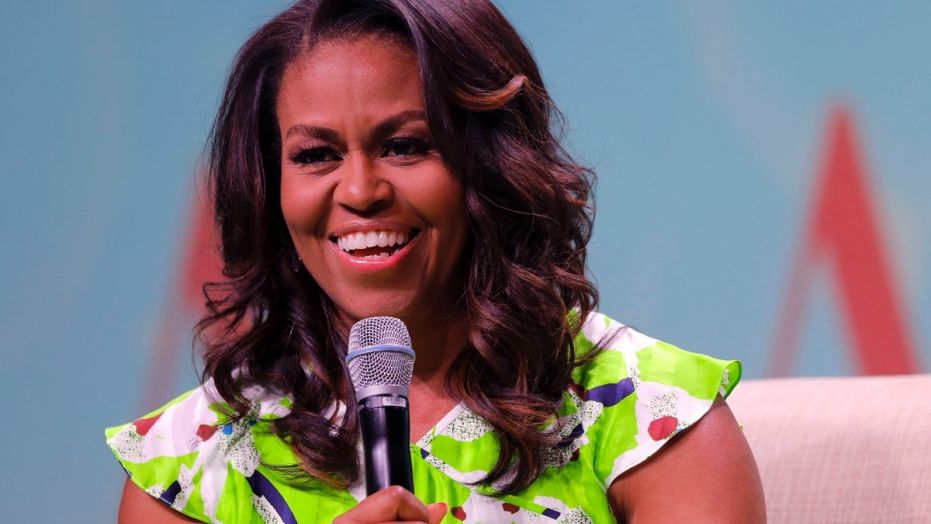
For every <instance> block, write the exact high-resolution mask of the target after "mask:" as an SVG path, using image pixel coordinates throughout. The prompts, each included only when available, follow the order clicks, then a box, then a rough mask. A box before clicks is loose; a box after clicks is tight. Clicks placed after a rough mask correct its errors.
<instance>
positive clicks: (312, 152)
mask: <svg viewBox="0 0 931 524" xmlns="http://www.w3.org/2000/svg"><path fill="white" fill-rule="evenodd" d="M290 160H291V162H294V163H295V164H305V165H317V164H323V163H326V162H333V161H336V160H339V155H337V154H336V152H335V151H333V150H332V149H330V148H328V147H312V148H308V149H301V150H300V151H298V152H296V153H293V154H292V155H291V156H290Z"/></svg>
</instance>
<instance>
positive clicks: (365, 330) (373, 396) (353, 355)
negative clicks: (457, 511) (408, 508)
mask: <svg viewBox="0 0 931 524" xmlns="http://www.w3.org/2000/svg"><path fill="white" fill-rule="evenodd" d="M348 349H349V352H348V354H347V355H346V364H347V366H348V367H349V377H350V380H352V386H353V389H355V391H356V401H357V404H358V410H359V411H358V413H359V427H360V429H361V432H362V448H363V453H364V455H363V456H364V459H363V460H364V463H365V490H366V493H367V494H369V495H371V494H372V493H375V492H376V491H378V490H380V489H384V488H387V487H388V486H393V485H398V486H403V487H404V488H406V489H407V490H408V491H410V492H411V493H413V492H414V478H413V474H412V473H411V455H410V432H411V429H410V415H409V413H408V402H407V392H408V388H409V387H410V384H411V376H412V375H413V373H414V350H413V349H411V337H410V334H409V333H408V332H407V327H406V326H405V325H404V323H403V322H401V320H400V319H397V318H394V317H369V318H364V319H362V320H360V321H358V322H356V323H355V324H354V325H353V326H352V329H351V330H350V332H349V348H348Z"/></svg>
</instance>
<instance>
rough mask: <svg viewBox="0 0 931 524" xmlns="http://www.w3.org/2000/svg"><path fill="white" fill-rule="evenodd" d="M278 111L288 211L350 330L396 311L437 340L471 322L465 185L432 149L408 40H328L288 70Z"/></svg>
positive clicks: (301, 251) (296, 238) (292, 229)
mask: <svg viewBox="0 0 931 524" xmlns="http://www.w3.org/2000/svg"><path fill="white" fill-rule="evenodd" d="M277 114H278V126H279V129H280V130H281V136H284V137H285V138H284V140H283V141H282V147H281V157H282V158H281V162H282V163H281V212H282V215H283V216H284V221H285V224H286V225H287V227H288V231H289V233H290V236H291V240H292V242H293V243H294V247H295V248H296V250H297V253H298V255H300V257H301V259H302V260H303V261H304V265H305V267H306V268H307V270H308V272H309V273H310V275H311V277H313V279H314V281H316V283H317V284H318V285H319V286H320V287H321V288H322V289H323V292H324V293H325V294H326V295H327V297H329V298H330V299H331V300H332V301H333V303H334V304H335V305H336V306H337V309H336V311H335V312H336V314H337V316H338V317H339V318H340V320H341V324H342V330H343V332H348V329H349V325H350V324H351V323H352V322H354V321H355V320H358V319H361V318H366V317H370V316H376V315H392V316H396V317H399V318H402V319H403V320H404V322H405V323H406V324H407V325H408V327H409V329H411V331H413V332H414V333H415V334H424V335H426V334H427V333H430V336H429V337H426V336H421V337H420V338H421V339H434V338H435V336H436V335H435V334H433V333H431V332H433V331H438V332H446V331H449V330H450V328H451V326H449V325H448V324H449V322H460V323H461V322H462V321H464V318H462V317H461V315H458V314H457V313H459V312H457V303H458V301H459V297H461V296H462V294H463V291H464V278H463V277H464V264H465V260H464V257H463V253H464V250H465V244H466V239H467V235H468V229H469V228H468V222H467V217H466V210H465V198H464V194H463V189H462V182H461V181H460V180H459V178H458V177H457V176H456V175H455V174H453V172H452V171H451V170H450V168H449V167H448V166H447V165H446V163H445V162H444V160H443V157H442V156H441V155H440V153H439V151H437V148H436V146H435V145H434V144H433V137H432V135H431V133H430V126H429V124H428V122H427V117H426V112H425V108H424V99H423V87H422V85H421V82H420V75H419V74H418V66H417V57H416V55H414V54H413V53H412V52H411V49H410V47H409V45H406V44H403V43H401V42H398V41H397V40H396V39H389V38H384V37H378V36H371V35H364V36H359V37H354V38H351V39H339V40H333V41H327V42H322V43H320V44H318V45H317V46H316V47H315V49H314V50H313V52H311V53H305V54H304V55H303V56H302V57H300V58H298V59H296V60H295V61H293V62H291V63H290V64H289V65H288V67H287V68H286V69H285V72H284V75H283V76H282V80H281V86H280V88H279V91H278V102H277ZM389 240H390V245H389ZM440 318H448V319H450V320H449V322H438V321H437V319H440ZM427 330H429V331H427ZM422 343H423V344H426V342H422ZM418 345H419V344H418ZM419 347H423V346H419ZM421 353H423V351H421Z"/></svg>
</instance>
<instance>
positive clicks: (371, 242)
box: [336, 231, 408, 258]
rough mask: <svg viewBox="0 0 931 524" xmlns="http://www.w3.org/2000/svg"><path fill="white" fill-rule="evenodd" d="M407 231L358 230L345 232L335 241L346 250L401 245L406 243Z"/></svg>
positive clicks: (384, 254)
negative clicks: (356, 231)
mask: <svg viewBox="0 0 931 524" xmlns="http://www.w3.org/2000/svg"><path fill="white" fill-rule="evenodd" d="M407 238H408V236H407V233H404V232H401V231H367V232H364V233H363V232H358V233H347V234H345V235H343V236H341V237H339V238H337V239H336V243H337V245H338V246H339V248H340V249H342V250H343V251H346V252H347V253H348V252H350V251H354V250H356V249H366V248H371V247H390V246H398V247H400V246H403V245H404V244H406V243H407ZM373 256H374V257H379V258H381V257H386V256H388V254H387V253H383V254H378V255H370V256H369V257H367V258H371V257H373Z"/></svg>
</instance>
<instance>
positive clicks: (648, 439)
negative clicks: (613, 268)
mask: <svg viewBox="0 0 931 524" xmlns="http://www.w3.org/2000/svg"><path fill="white" fill-rule="evenodd" d="M599 342H603V344H604V347H605V349H604V351H602V352H601V353H600V354H599V355H598V356H597V357H596V358H595V359H594V360H592V361H591V362H589V363H588V364H586V365H583V366H579V367H577V368H576V369H575V370H574V372H573V383H572V384H571V387H570V388H569V390H568V391H566V392H565V394H564V402H563V406H562V408H561V409H560V412H559V414H558V421H554V424H553V425H552V426H551V427H552V429H551V430H552V431H558V432H559V440H558V443H557V444H556V445H555V446H554V447H552V448H551V449H548V450H547V452H546V461H547V468H546V469H545V470H544V472H543V473H542V474H541V475H540V476H539V477H538V478H537V479H536V480H535V481H534V483H533V484H531V485H530V486H529V487H528V488H526V489H525V490H524V491H522V492H520V493H518V494H515V495H507V496H503V497H498V498H495V497H493V496H491V492H492V490H491V489H490V488H488V487H483V486H476V485H475V484H474V483H475V482H476V481H478V480H480V479H481V478H482V477H483V476H484V475H485V474H486V472H487V471H489V470H490V469H491V467H492V466H493V465H494V463H495V459H496V457H497V453H498V443H497V440H496V437H495V434H494V431H493V429H492V427H491V426H490V425H489V424H488V423H487V422H485V421H484V420H483V419H481V418H480V417H479V416H477V415H475V414H474V413H472V412H471V411H469V410H468V409H467V408H466V407H465V405H463V404H460V405H459V406H457V407H456V408H454V409H453V410H452V411H451V412H450V413H448V414H447V415H446V416H445V417H444V418H443V419H442V420H441V421H440V422H439V423H438V424H437V425H436V426H435V427H434V428H433V429H432V430H431V431H429V432H428V433H427V434H426V435H425V436H424V437H423V438H421V439H420V440H419V441H418V442H417V443H416V444H412V445H411V462H412V466H413V473H414V489H415V492H416V494H417V496H418V497H419V498H420V499H421V500H423V501H424V502H425V503H431V502H445V503H447V504H448V506H449V508H450V511H449V512H448V514H447V515H446V517H445V519H444V520H443V522H444V524H453V523H459V522H467V523H473V522H474V523H478V522H492V523H498V522H515V523H523V522H536V523H546V522H554V523H556V522H560V523H562V522H564V523H587V522H598V523H601V522H613V521H614V517H613V515H612V513H611V509H610V506H609V504H608V500H607V497H606V495H605V491H606V489H607V487H608V486H610V485H611V483H612V482H613V481H614V480H615V479H616V478H617V477H618V476H619V475H621V474H622V473H624V472H625V471H627V470H628V469H630V468H632V467H634V466H636V465H637V464H639V463H641V462H643V461H644V460H646V459H647V458H648V457H649V456H650V455H652V454H653V453H655V452H657V451H658V450H659V449H660V448H661V447H662V446H663V445H664V444H665V443H666V442H668V441H669V439H670V438H671V437H673V436H674V435H675V434H676V433H678V432H679V431H682V430H684V429H685V428H687V427H689V426H690V425H692V424H694V423H695V422H696V421H698V420H699V419H700V418H701V417H702V416H703V415H704V414H705V413H706V412H707V411H708V409H709V408H710V407H711V404H712V402H713V401H714V399H715V397H716V396H718V395H721V396H724V397H726V396H727V395H728V394H729V393H730V392H731V390H732V389H733V388H734V386H735V385H736V384H737V381H738V380H739V379H740V373H741V368H740V363H739V362H736V361H723V360H717V359H714V358H711V357H708V356H705V355H700V354H696V353H689V352H687V351H683V350H681V349H678V348H676V347H674V346H672V345H670V344H666V343H664V342H660V341H657V340H655V339H652V338H650V337H648V336H646V335H643V334H641V333H638V332H637V331H635V330H634V329H632V328H629V327H626V326H623V325H621V324H619V323H617V322H614V321H613V320H611V319H609V318H607V317H605V316H603V315H600V314H593V315H592V316H591V317H589V319H588V320H587V322H586V323H585V325H584V326H583V330H582V333H580V334H579V336H578V337H577V339H576V351H577V353H578V354H580V355H581V354H584V353H585V352H587V351H589V350H590V349H591V348H592V347H594V345H595V344H597V343H599ZM247 398H249V399H250V400H251V402H252V405H253V409H252V411H251V412H250V413H249V415H248V416H247V417H245V418H243V419H240V420H237V421H230V419H229V417H228V416H227V415H226V413H227V412H228V405H227V404H226V403H225V402H223V401H222V400H221V399H220V397H219V395H218V394H217V393H216V391H215V389H214V388H213V385H212V383H211V382H209V381H208V382H207V383H205V384H204V385H202V386H200V387H198V388H196V389H194V390H192V391H189V392H187V393H185V394H183V395H181V396H180V397H179V398H177V399H175V400H173V401H172V402H170V403H168V404H167V405H165V406H163V407H162V408H159V409H158V410H156V411H154V412H152V413H150V414H148V415H146V416H145V417H143V418H141V419H138V420H136V421H134V422H130V423H127V424H124V425H122V426H117V427H113V428H109V429H107V430H106V437H107V444H108V445H109V446H110V448H111V449H112V450H113V453H114V454H115V455H116V458H117V459H118V460H119V462H120V463H121V464H122V466H123V468H124V469H125V470H126V471H127V473H128V474H129V475H130V477H131V479H132V481H133V482H134V483H135V484H136V485H138V486H139V487H140V488H142V489H143V490H144V491H146V492H147V493H149V494H151V495H152V496H153V497H157V498H159V499H161V500H162V501H163V502H165V503H166V504H169V505H171V506H172V507H173V508H174V509H176V510H178V511H180V512H182V513H184V514H185V515H188V516H189V517H192V518H195V519H198V520H201V521H203V522H216V523H226V524H233V523H296V522H304V523H307V522H330V521H331V520H333V519H334V518H335V517H336V516H338V515H340V514H342V513H344V512H346V511H347V510H348V509H349V508H351V507H352V506H354V505H355V504H357V502H358V501H359V500H361V499H362V498H363V497H364V495H365V492H364V487H363V486H362V483H361V482H360V483H358V484H357V485H355V486H353V487H351V488H350V489H348V490H337V489H334V488H330V487H328V486H325V485H322V484H308V483H306V482H301V481H300V480H296V479H293V478H290V477H288V475H287V474H285V473H282V472H281V471H280V470H279V469H275V468H274V467H270V466H273V465H294V464H297V461H296V459H295V456H294V454H293V453H292V451H291V449H290V448H289V446H288V444H287V443H286V442H284V441H282V440H281V439H280V438H278V437H277V436H276V435H275V434H274V432H273V431H272V429H271V424H270V421H272V420H274V419H276V418H280V417H283V416H285V415H287V413H288V412H289V410H290V405H291V401H290V399H288V398H286V397H282V396H281V395H275V394H274V393H272V392H269V391H265V390H262V389H258V388H254V389H252V390H250V391H248V392H247ZM343 408H344V406H339V407H337V408H336V409H343Z"/></svg>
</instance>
